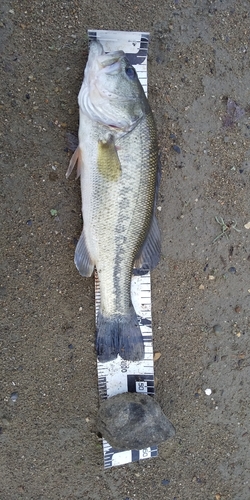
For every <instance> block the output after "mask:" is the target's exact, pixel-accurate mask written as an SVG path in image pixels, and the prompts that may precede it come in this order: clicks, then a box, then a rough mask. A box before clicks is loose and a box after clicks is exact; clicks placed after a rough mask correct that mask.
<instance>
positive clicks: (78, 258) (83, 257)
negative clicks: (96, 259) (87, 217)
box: [74, 230, 94, 278]
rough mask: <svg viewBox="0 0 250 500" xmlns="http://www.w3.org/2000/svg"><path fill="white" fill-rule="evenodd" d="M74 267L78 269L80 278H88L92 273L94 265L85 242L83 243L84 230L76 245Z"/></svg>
mask: <svg viewBox="0 0 250 500" xmlns="http://www.w3.org/2000/svg"><path fill="white" fill-rule="evenodd" d="M74 261H75V265H76V268H77V269H78V271H79V273H80V274H81V276H84V277H86V278H87V277H90V276H91V275H92V273H93V271H94V263H93V261H92V259H91V256H90V254H89V251H88V248H87V245H86V241H85V234H84V230H83V231H82V234H81V236H80V238H79V240H78V243H77V245H76V250H75V259H74Z"/></svg>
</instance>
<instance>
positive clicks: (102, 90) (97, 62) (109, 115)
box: [78, 41, 146, 132]
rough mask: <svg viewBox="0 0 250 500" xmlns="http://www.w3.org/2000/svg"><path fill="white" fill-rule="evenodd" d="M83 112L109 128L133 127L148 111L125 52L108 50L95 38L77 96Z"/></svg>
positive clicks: (142, 92)
mask: <svg viewBox="0 0 250 500" xmlns="http://www.w3.org/2000/svg"><path fill="white" fill-rule="evenodd" d="M78 103H79V107H80V109H81V110H82V111H83V113H85V114H87V115H88V116H89V117H90V118H91V119H93V120H95V121H98V122H99V123H101V124H103V125H106V126H108V127H114V128H116V129H120V130H122V131H125V132H126V131H130V130H132V129H133V128H134V127H135V125H136V124H137V122H138V121H139V120H140V119H141V118H142V116H143V114H144V112H145V103H146V97H145V94H144V91H143V88H142V86H141V83H140V81H139V78H138V76H137V73H136V70H135V69H134V67H133V66H132V65H131V64H130V63H129V61H128V59H127V58H126V56H125V54H124V52H123V51H122V50H118V51H115V52H109V53H105V52H104V49H103V47H102V45H101V43H100V42H99V41H92V42H91V45H90V50H89V57H88V61H87V65H86V68H85V72H84V80H83V84H82V87H81V90H80V93H79V96H78Z"/></svg>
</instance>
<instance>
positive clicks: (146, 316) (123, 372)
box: [88, 30, 158, 469]
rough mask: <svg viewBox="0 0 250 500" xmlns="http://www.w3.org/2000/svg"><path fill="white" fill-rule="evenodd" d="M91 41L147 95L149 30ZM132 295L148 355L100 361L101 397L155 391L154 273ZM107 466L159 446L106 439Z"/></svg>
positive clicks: (96, 34) (135, 280)
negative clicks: (116, 58)
mask: <svg viewBox="0 0 250 500" xmlns="http://www.w3.org/2000/svg"><path fill="white" fill-rule="evenodd" d="M88 37H89V40H90V41H91V40H95V39H98V40H100V42H101V44H102V46H103V48H104V50H105V52H112V51H115V50H123V51H124V52H125V54H126V56H127V58H128V59H129V61H130V63H131V64H133V66H134V67H135V69H136V71H137V74H138V77H139V79H140V82H141V84H142V86H143V88H144V91H145V94H146V95H147V55H148V44H149V33H142V32H129V31H102V30H88ZM131 298H132V302H133V305H134V308H135V311H136V313H137V316H138V321H139V325H140V328H141V333H142V336H143V341H144V347H145V356H144V359H143V360H141V361H136V362H134V361H125V360H124V359H122V358H121V357H120V356H118V357H117V358H116V359H115V360H112V361H108V362H107V363H101V362H100V361H97V370H98V388H99V396H100V399H107V398H110V397H112V396H116V395H117V394H121V393H123V392H138V393H141V394H148V395H153V394H154V362H153V338H152V317H151V282H150V273H148V274H146V275H143V276H133V277H132V281H131ZM99 307H100V289H99V282H98V277H97V273H95V308H96V316H97V313H98V310H99ZM103 454H104V468H105V469H106V468H108V467H114V466H116V465H124V464H127V463H130V462H135V461H137V460H141V459H144V458H151V457H156V456H157V455H158V448H157V446H152V447H149V448H145V449H143V450H127V451H119V450H115V449H113V448H112V446H110V445H109V443H107V441H106V440H105V439H103Z"/></svg>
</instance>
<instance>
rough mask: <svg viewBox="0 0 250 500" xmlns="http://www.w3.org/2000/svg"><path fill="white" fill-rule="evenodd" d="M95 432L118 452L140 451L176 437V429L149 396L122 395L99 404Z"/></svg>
mask: <svg viewBox="0 0 250 500" xmlns="http://www.w3.org/2000/svg"><path fill="white" fill-rule="evenodd" d="M97 429H98V431H99V432H100V433H101V434H102V436H103V437H104V438H105V439H106V440H107V441H108V443H109V444H110V445H111V446H112V447H113V448H115V449H119V450H130V449H131V450H133V449H134V450H140V449H142V448H148V447H149V446H154V445H157V444H159V443H161V442H162V441H166V440H167V439H169V438H171V437H173V436H174V435H175V428H174V427H173V425H172V424H171V422H170V421H169V420H168V419H167V417H166V416H165V415H164V413H163V411H162V409H161V407H160V405H159V404H158V403H157V402H156V401H155V399H154V398H153V397H152V396H147V395H145V394H138V393H132V392H125V393H123V394H118V395H117V396H113V397H112V398H108V399H106V400H105V401H103V402H102V403H101V406H100V409H99V412H98V415H97Z"/></svg>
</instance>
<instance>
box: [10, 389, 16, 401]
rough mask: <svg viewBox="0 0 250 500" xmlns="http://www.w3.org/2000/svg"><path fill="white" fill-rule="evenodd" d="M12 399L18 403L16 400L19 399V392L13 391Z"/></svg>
mask: <svg viewBox="0 0 250 500" xmlns="http://www.w3.org/2000/svg"><path fill="white" fill-rule="evenodd" d="M10 399H11V401H12V402H13V403H16V401H17V400H18V392H12V394H11V395H10Z"/></svg>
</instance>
